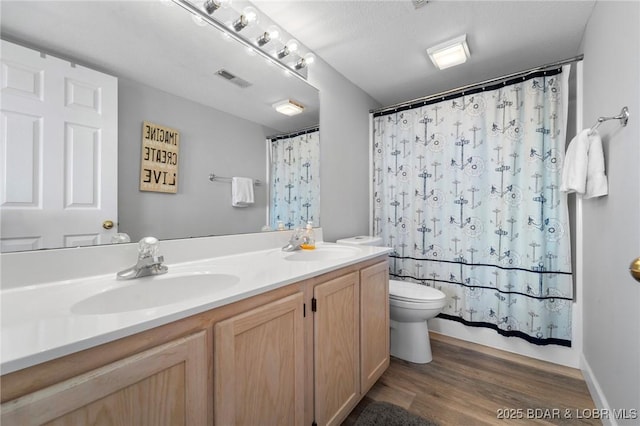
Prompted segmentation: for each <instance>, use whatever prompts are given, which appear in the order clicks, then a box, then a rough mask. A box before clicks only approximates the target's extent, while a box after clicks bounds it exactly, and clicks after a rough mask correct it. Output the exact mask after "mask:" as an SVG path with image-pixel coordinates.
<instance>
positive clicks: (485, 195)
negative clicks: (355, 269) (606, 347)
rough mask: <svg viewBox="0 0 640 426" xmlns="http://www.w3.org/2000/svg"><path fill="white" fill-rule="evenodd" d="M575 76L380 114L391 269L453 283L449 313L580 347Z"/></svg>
mask: <svg viewBox="0 0 640 426" xmlns="http://www.w3.org/2000/svg"><path fill="white" fill-rule="evenodd" d="M567 74H568V72H566V71H565V72H562V71H561V70H560V69H558V70H554V71H551V72H547V73H540V74H538V75H535V76H530V77H528V78H526V79H522V78H520V79H519V80H518V81H517V82H509V83H506V84H504V85H503V84H500V85H499V87H489V88H486V87H485V88H484V89H479V90H477V91H476V92H475V93H471V94H469V93H466V94H465V95H464V96H460V95H458V96H457V97H452V98H449V99H445V100H442V99H438V101H437V102H434V103H427V104H426V105H425V104H420V105H417V106H412V107H411V108H407V109H404V110H402V111H395V112H394V111H391V112H380V113H377V114H375V117H374V121H373V125H374V136H373V137H374V198H375V207H374V209H375V210H374V233H375V235H379V236H381V237H382V238H383V239H384V242H385V244H386V245H388V246H391V247H393V249H394V252H393V253H392V255H391V256H392V258H391V259H390V265H391V275H392V277H394V278H396V279H403V280H410V281H414V282H417V283H420V284H424V285H428V286H433V287H436V288H438V289H441V290H442V291H443V292H444V293H446V295H447V300H448V303H447V305H446V306H445V308H444V310H443V312H442V314H440V317H441V318H445V319H449V320H454V321H458V322H461V323H463V324H466V325H470V326H479V327H488V328H492V329H494V330H496V331H497V332H498V333H500V334H502V335H505V336H518V337H521V338H523V339H525V340H527V341H529V342H531V343H535V344H539V345H546V344H558V345H563V346H570V345H571V305H572V299H573V283H572V275H571V248H570V240H569V222H568V208H567V201H566V194H562V193H560V192H559V191H558V187H559V186H560V179H561V171H562V161H563V158H564V152H565V150H564V147H565V129H564V126H565V123H564V121H565V117H566V115H565V111H566V110H565V108H566V97H565V96H564V95H565V94H566V91H567V79H566V77H565V78H563V77H564V76H566V75H567Z"/></svg>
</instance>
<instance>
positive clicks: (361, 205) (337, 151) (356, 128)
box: [309, 59, 380, 241]
mask: <svg viewBox="0 0 640 426" xmlns="http://www.w3.org/2000/svg"><path fill="white" fill-rule="evenodd" d="M309 82H310V83H311V84H312V85H314V86H315V87H316V88H318V89H320V111H321V113H320V182H321V185H320V199H321V203H320V205H321V209H320V223H321V225H322V231H323V236H324V240H325V241H335V240H337V239H339V238H344V237H352V236H355V235H368V234H369V232H370V230H369V200H370V197H369V110H370V109H373V108H377V107H379V106H380V105H379V104H378V103H377V102H376V101H375V100H374V99H373V98H371V97H370V96H369V95H368V94H366V93H365V92H364V91H362V90H361V89H360V88H359V87H357V86H355V85H354V84H353V83H351V82H350V81H349V80H347V79H346V78H345V77H344V76H342V74H339V73H338V72H337V71H336V70H335V69H334V68H332V67H331V66H329V65H328V64H327V63H326V62H324V61H322V60H321V59H320V60H317V62H316V63H314V64H313V68H312V69H310V70H309Z"/></svg>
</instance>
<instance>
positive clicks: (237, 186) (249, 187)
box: [231, 177, 254, 207]
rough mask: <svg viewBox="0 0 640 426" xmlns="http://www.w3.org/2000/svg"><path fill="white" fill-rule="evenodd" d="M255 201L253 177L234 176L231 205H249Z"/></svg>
mask: <svg viewBox="0 0 640 426" xmlns="http://www.w3.org/2000/svg"><path fill="white" fill-rule="evenodd" d="M253 203H254V198H253V179H251V178H245V177H234V178H232V179H231V205H232V206H233V207H247V206H249V205H251V204H253Z"/></svg>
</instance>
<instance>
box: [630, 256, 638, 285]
mask: <svg viewBox="0 0 640 426" xmlns="http://www.w3.org/2000/svg"><path fill="white" fill-rule="evenodd" d="M629 273H630V274H631V276H632V277H633V278H635V279H636V281H639V282H640V257H636V259H635V260H634V261H633V262H631V265H629Z"/></svg>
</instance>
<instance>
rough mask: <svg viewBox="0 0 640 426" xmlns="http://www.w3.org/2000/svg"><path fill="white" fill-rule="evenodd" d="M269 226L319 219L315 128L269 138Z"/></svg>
mask: <svg viewBox="0 0 640 426" xmlns="http://www.w3.org/2000/svg"><path fill="white" fill-rule="evenodd" d="M270 145H271V146H270V149H271V151H270V186H271V196H270V201H269V204H270V208H269V226H270V227H271V229H277V228H278V222H281V223H282V224H283V225H284V227H285V228H286V229H293V228H296V227H302V226H304V225H305V224H306V223H307V222H308V221H313V224H314V226H318V225H319V220H320V179H319V170H320V131H319V129H318V128H315V129H312V130H307V131H304V132H296V133H292V134H289V135H281V136H278V137H277V138H273V139H271V140H270Z"/></svg>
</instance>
